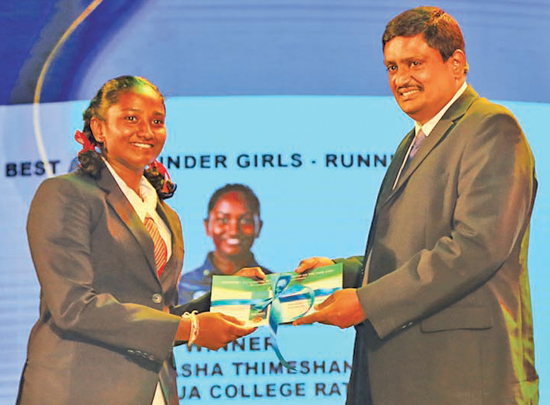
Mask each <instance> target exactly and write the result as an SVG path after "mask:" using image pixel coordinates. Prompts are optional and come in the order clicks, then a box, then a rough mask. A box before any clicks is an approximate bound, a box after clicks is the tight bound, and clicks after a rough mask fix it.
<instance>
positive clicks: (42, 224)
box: [18, 167, 184, 405]
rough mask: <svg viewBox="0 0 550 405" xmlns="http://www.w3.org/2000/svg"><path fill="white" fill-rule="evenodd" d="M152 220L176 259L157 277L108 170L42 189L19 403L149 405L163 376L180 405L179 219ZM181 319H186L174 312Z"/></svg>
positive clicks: (162, 209)
mask: <svg viewBox="0 0 550 405" xmlns="http://www.w3.org/2000/svg"><path fill="white" fill-rule="evenodd" d="M157 212H158V213H159V215H160V216H161V217H162V219H163V220H164V221H165V222H166V224H167V225H168V227H169V229H170V232H171V233H172V256H171V257H170V260H169V261H168V263H167V264H166V267H165V269H164V271H163V273H162V276H161V277H160V279H159V277H158V276H157V273H156V268H155V260H154V253H153V242H152V240H151V238H150V237H149V234H148V233H147V230H146V229H145V227H144V226H143V224H142V221H141V220H140V219H139V217H138V216H137V214H136V212H135V211H134V210H133V208H132V206H131V205H130V203H129V202H128V200H127V199H126V197H125V196H124V194H123V193H122V191H121V190H120V188H119V187H118V185H117V183H116V181H115V180H114V178H113V177H112V175H111V174H110V172H109V171H108V169H107V168H106V167H103V168H102V169H101V173H100V177H99V179H97V180H95V179H93V178H91V177H90V176H88V175H86V174H84V173H82V172H80V171H77V172H74V173H71V174H68V175H64V176H60V177H56V178H52V179H48V180H46V181H44V182H43V183H42V184H41V185H40V187H39V189H38V191H37V192H36V195H35V197H34V199H33V201H32V204H31V208H30V212H29V217H28V223H27V233H28V240H29V246H30V250H31V254H32V259H33V262H34V266H35V269H36V273H37V275H38V279H39V281H40V286H41V294H40V317H39V319H38V321H37V322H36V324H35V326H34V327H33V329H32V332H31V335H30V339H29V345H28V357H27V362H26V365H25V369H24V373H23V377H22V380H21V386H20V392H19V399H18V403H19V404H32V405H36V404H57V405H62V404H67V405H74V404H79V405H85V404H90V405H97V404H102V405H106V404H113V405H115V404H116V405H124V404H127V405H151V401H152V397H153V394H154V391H155V387H156V384H157V381H158V380H159V372H160V376H161V382H162V383H163V384H162V385H163V389H164V391H165V393H166V397H167V399H168V403H169V405H173V404H177V403H178V398H177V392H176V391H175V390H176V389H175V379H174V372H173V371H174V370H173V358H172V348H173V345H174V337H175V334H176V330H177V328H178V323H179V317H178V316H177V315H172V314H170V313H168V312H166V311H167V308H171V307H173V306H174V305H175V304H176V302H177V283H178V278H179V277H180V273H181V269H182V265H183V254H184V245H183V236H182V230H181V224H180V220H179V218H178V215H177V214H176V213H175V212H174V211H173V210H172V209H171V208H170V207H169V206H168V205H167V204H166V203H164V202H163V201H160V202H159V204H158V206H157ZM180 312H183V311H180Z"/></svg>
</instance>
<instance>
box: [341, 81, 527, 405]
mask: <svg viewBox="0 0 550 405" xmlns="http://www.w3.org/2000/svg"><path fill="white" fill-rule="evenodd" d="M413 132H414V131H413ZM413 132H411V133H409V134H408V135H407V136H406V137H405V139H404V140H403V142H402V143H401V145H399V147H398V149H397V151H396V153H395V155H394V158H393V161H392V163H391V165H390V166H389V168H388V171H387V174H386V176H385V178H384V181H383V183H382V186H381V189H380V193H379V196H378V200H377V203H376V208H375V212H374V216H373V221H372V225H371V230H370V233H369V239H368V244H367V251H366V255H365V257H368V256H369V255H370V267H369V269H370V270H369V276H368V284H367V285H366V286H364V287H362V288H359V289H358V297H359V300H360V302H361V306H362V308H363V310H364V312H365V314H366V315H367V317H368V320H367V321H366V322H364V323H363V324H360V325H358V326H357V338H356V344H355V353H354V359H353V363H354V364H353V371H352V376H351V380H350V386H349V398H348V404H361V405H363V404H368V403H369V402H368V396H369V383H370V394H371V395H372V403H373V404H374V405H397V404H399V405H401V404H407V405H443V404H448V405H462V404H468V405H505V404H510V405H511V404H536V403H538V376H537V373H536V371H535V367H534V349H533V324H532V315H531V301H530V293H529V281H528V274H527V248H528V237H529V221H530V216H531V211H532V208H533V203H534V200H535V194H536V188H537V181H536V176H535V170H534V159H533V155H532V153H531V150H530V148H529V146H528V143H527V141H526V139H525V136H524V134H523V132H522V130H521V128H520V126H519V124H518V123H517V121H516V120H515V118H514V117H513V116H512V114H511V113H510V112H509V111H508V110H506V109H505V108H504V107H501V106H498V105H496V104H493V103H490V102H489V101H487V100H485V99H482V98H479V97H478V95H477V94H476V93H475V92H474V91H473V89H472V88H470V87H468V88H467V89H466V91H465V92H464V93H463V94H462V95H461V96H460V98H459V99H458V100H457V101H456V102H455V103H453V105H452V106H451V107H450V109H449V110H448V111H447V112H446V113H445V115H444V116H443V118H442V119H441V121H440V122H439V123H438V124H437V125H436V127H435V128H434V130H433V131H432V133H431V134H430V135H429V137H428V138H427V139H426V140H425V141H424V142H423V143H422V145H421V146H420V148H419V150H418V152H417V153H416V155H415V156H414V158H413V159H412V160H411V162H410V163H409V164H408V167H406V169H405V170H404V171H403V172H402V174H401V176H400V178H399V180H398V183H397V185H396V187H395V188H393V189H392V186H393V183H394V181H395V178H396V176H397V172H398V170H399V166H400V165H401V163H402V162H403V159H404V157H405V154H406V151H407V149H408V147H409V145H410V143H411V142H412V139H413V137H414V133H413ZM363 262H364V258H363V257H354V258H349V259H346V260H344V263H345V269H346V282H347V283H348V285H350V286H355V287H359V286H361V285H362V269H363Z"/></svg>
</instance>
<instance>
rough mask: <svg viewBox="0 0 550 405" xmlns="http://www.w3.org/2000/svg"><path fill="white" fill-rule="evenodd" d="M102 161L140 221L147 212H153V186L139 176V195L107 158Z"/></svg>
mask: <svg viewBox="0 0 550 405" xmlns="http://www.w3.org/2000/svg"><path fill="white" fill-rule="evenodd" d="M103 161H104V162H105V165H106V166H107V169H109V172H111V175H112V176H113V178H114V179H115V181H116V182H117V184H118V186H119V187H120V190H121V191H122V193H123V194H124V195H125V196H126V198H127V199H128V201H129V202H130V204H131V205H132V207H134V210H135V211H136V213H137V214H138V216H139V218H140V219H141V220H142V221H143V220H144V219H145V217H146V215H147V213H153V212H155V210H156V207H157V203H158V195H157V192H156V190H155V188H154V187H153V186H152V185H151V183H149V181H148V180H147V179H146V178H145V177H144V176H141V180H140V182H139V192H140V194H141V196H142V197H140V196H139V195H137V193H136V192H135V191H134V190H132V189H131V188H130V187H128V185H127V184H126V183H125V182H124V180H122V178H121V177H120V176H119V175H118V174H117V172H116V171H115V169H113V167H112V166H111V165H110V164H109V162H107V160H105V159H103Z"/></svg>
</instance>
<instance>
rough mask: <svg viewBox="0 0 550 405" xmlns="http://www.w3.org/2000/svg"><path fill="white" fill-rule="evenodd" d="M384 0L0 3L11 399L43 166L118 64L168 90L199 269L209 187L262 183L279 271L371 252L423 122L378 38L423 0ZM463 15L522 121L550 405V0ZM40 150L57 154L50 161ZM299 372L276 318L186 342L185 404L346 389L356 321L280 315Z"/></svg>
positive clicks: (486, 82)
mask: <svg viewBox="0 0 550 405" xmlns="http://www.w3.org/2000/svg"><path fill="white" fill-rule="evenodd" d="M383 3H384V2H374V1H370V0H363V1H359V0H355V1H353V0H350V1H345V0H321V1H320V0H303V1H290V0H286V1H285V0H246V1H243V0H196V1H195V0H187V1H179V0H117V1H114V0H111V1H109V0H104V1H95V2H90V1H78V0H9V1H3V2H2V3H1V4H0V38H1V39H2V40H1V41H0V60H1V61H2V62H1V63H0V75H1V77H2V81H1V82H0V168H1V170H2V172H1V176H0V195H1V199H2V203H3V204H2V207H3V209H2V210H1V211H0V232H1V234H2V235H3V236H2V244H1V245H0V358H1V359H2V362H1V364H0V404H1V405H3V404H6V405H7V404H13V402H14V399H15V395H16V391H17V384H18V379H19V375H20V372H21V369H22V367H23V363H24V360H25V349H26V343H27V338H28V333H29V330H30V328H31V326H32V324H33V322H34V321H35V320H36V318H37V316H38V295H39V287H38V283H37V281H36V277H35V274H34V270H33V267H32V263H31V261H30V257H29V253H28V248H27V246H26V235H25V221H26V215H27V210H28V206H29V203H30V199H31V198H32V196H33V194H34V192H35V190H36V188H37V186H38V185H39V184H40V182H41V181H43V180H44V179H45V178H46V177H47V176H49V175H57V174H62V173H66V172H67V171H68V170H69V167H70V163H71V161H72V159H73V158H74V156H75V154H76V152H77V151H78V147H77V146H78V145H76V143H74V141H73V140H72V135H73V133H74V131H75V129H77V128H80V127H81V113H82V111H83V110H84V109H85V107H86V106H87V101H84V100H89V99H90V98H91V97H92V96H93V94H94V93H95V91H96V90H97V89H98V88H99V87H100V86H101V85H102V84H103V83H104V82H105V81H106V80H108V79H110V78H112V77H115V76H118V75H121V74H133V75H142V76H145V77H147V78H149V79H150V80H151V81H152V82H154V83H155V84H157V85H158V86H159V88H160V89H161V91H163V93H164V94H165V95H166V96H167V97H168V100H167V109H168V121H167V125H168V130H169V139H168V142H167V145H166V148H165V152H164V153H163V156H162V157H163V159H164V161H165V163H169V164H168V166H169V170H170V173H171V175H172V177H173V179H174V180H175V181H176V182H177V183H178V191H177V193H176V196H175V197H174V198H173V199H172V200H169V203H170V204H171V205H172V206H173V207H174V208H175V209H176V210H177V211H178V212H179V214H180V217H181V219H182V224H183V228H184V236H185V238H186V257H185V265H184V274H183V277H185V272H187V271H189V270H191V269H194V268H196V267H198V266H199V265H200V264H201V263H202V262H203V260H204V257H205V255H206V254H207V252H208V251H210V250H212V249H213V246H212V242H211V240H210V239H209V238H207V236H206V235H205V234H204V227H203V224H202V219H203V218H204V216H205V211H206V205H207V203H208V199H209V197H210V195H211V194H212V192H213V191H214V190H215V189H216V188H218V187H220V186H222V185H224V184H226V183H234V182H240V183H245V184H248V185H249V186H250V187H251V188H252V189H254V191H255V192H256V194H257V195H258V197H259V199H260V201H261V207H262V208H261V209H262V218H263V220H264V227H263V230H262V233H261V236H260V238H259V239H258V240H257V241H256V243H255V245H254V247H253V251H254V253H255V255H256V258H257V259H258V261H259V262H260V263H261V264H263V265H265V266H266V267H268V268H270V269H272V270H274V271H290V270H292V269H293V268H294V267H295V266H296V264H297V263H298V261H299V260H300V259H301V258H303V257H307V256H312V255H326V256H329V257H336V256H346V255H355V254H361V253H362V252H363V250H364V244H365V242H366V234H367V231H368V227H369V224H370V220H371V214H372V209H373V206H374V201H375V198H376V192H377V190H378V187H379V185H380V181H381V179H382V176H383V175H384V172H385V170H386V167H387V164H388V163H389V160H390V159H391V155H392V153H393V151H394V149H395V147H396V145H397V143H398V142H399V140H400V139H401V137H402V136H403V135H404V134H405V133H406V132H407V131H408V130H409V129H410V128H411V127H412V122H411V121H410V120H409V119H408V118H407V117H406V116H405V115H404V114H403V113H401V112H400V110H399V109H398V107H397V106H396V105H395V102H394V101H393V99H392V97H391V96H390V93H389V90H388V86H387V80H386V72H385V69H384V66H383V63H382V50H381V41H380V36H381V34H382V31H383V28H384V25H385V23H386V22H387V21H388V20H389V19H390V18H391V17H393V16H394V15H396V14H397V13H398V12H400V11H402V10H404V9H406V8H410V7H413V6H416V5H417V3H416V2H412V1H406V0H401V1H394V2H392V5H391V6H388V5H383ZM438 5H439V6H441V7H442V8H443V9H445V10H447V11H448V12H450V13H451V14H452V15H454V16H455V17H456V18H457V19H458V21H459V22H460V23H461V25H462V28H463V31H464V34H465V37H466V44H467V48H466V53H467V55H468V59H469V63H470V74H469V76H468V82H469V83H470V84H472V85H473V86H474V88H475V89H476V90H477V91H478V92H479V93H480V94H481V95H483V96H486V97H488V98H490V99H492V100H495V101H500V102H502V103H503V104H505V105H506V106H507V107H508V108H510V109H511V110H512V111H513V112H514V113H515V114H516V116H517V117H518V120H519V121H520V123H521V124H522V126H523V128H524V130H525V133H526V135H527V137H528V139H529V141H530V143H531V146H532V148H533V150H534V153H535V157H536V161H537V171H538V175H539V182H540V187H539V195H538V200H537V204H536V206H535V212H534V215H533V224H532V231H531V250H530V258H529V261H530V275H531V288H532V296H533V306H534V315H535V333H536V336H535V338H536V342H535V343H536V356H537V366H538V370H539V372H540V375H541V398H542V399H541V403H544V401H545V398H546V397H548V396H549V395H550V393H549V392H550V386H548V383H547V377H548V376H550V344H549V343H548V342H549V341H550V323H549V322H548V314H549V312H550V287H549V285H550V277H549V276H548V272H547V271H546V259H547V257H548V255H547V254H546V250H547V247H546V246H547V243H548V242H547V241H548V240H549V239H550V207H549V204H550V195H549V192H548V187H547V185H546V180H547V178H548V176H549V175H550V168H549V166H548V160H547V157H546V156H547V154H548V153H549V152H550V147H549V146H548V142H547V134H546V131H545V130H544V129H545V125H544V124H546V121H547V119H548V117H549V116H550V95H549V94H550V92H549V90H550V79H549V77H550V75H549V74H548V72H550V52H549V51H550V45H548V41H546V38H547V37H548V34H549V32H548V31H549V29H548V23H547V21H548V20H549V18H550V3H548V2H546V1H522V2H517V1H506V0H493V1H491V0H487V1H484V2H479V1H472V0H470V1H464V0H462V1H457V0H455V1H451V0H446V1H440V2H439V3H438ZM44 162H49V163H50V166H49V170H46V167H47V166H46V165H44ZM279 336H280V339H279V341H280V346H281V350H282V351H283V354H284V355H285V356H286V357H287V359H288V360H291V361H294V362H296V365H297V370H296V372H292V373H287V372H286V371H285V370H284V369H281V368H280V367H279V365H278V361H277V358H276V356H275V354H274V353H273V351H272V350H271V349H270V348H269V347H267V346H266V339H267V334H266V332H265V331H264V330H259V331H257V332H255V333H254V334H253V335H251V336H250V337H247V338H245V339H242V340H241V341H239V342H238V344H236V345H231V346H229V347H228V348H227V350H222V351H219V352H209V351H206V350H202V351H198V350H196V349H190V350H188V349H187V348H186V347H179V348H177V349H176V360H177V364H178V375H179V377H178V384H179V390H180V393H181V396H182V398H184V401H190V402H192V401H197V400H198V399H199V398H200V400H201V402H200V403H207V404H208V403H215V404H223V403H229V402H233V403H234V402H235V401H237V402H238V403H255V402H258V401H268V402H269V401H271V402H273V403H279V402H280V401H281V400H284V401H285V402H287V403H296V404H298V403H300V404H308V403H311V404H313V403H319V402H322V403H334V404H341V403H343V401H344V399H343V398H344V396H345V383H346V382H347V378H348V376H349V365H350V362H351V352H352V344H353V331H352V330H346V331H340V330H338V329H336V328H330V327H325V326H304V327H299V328H294V327H290V326H283V327H281V328H280V332H279Z"/></svg>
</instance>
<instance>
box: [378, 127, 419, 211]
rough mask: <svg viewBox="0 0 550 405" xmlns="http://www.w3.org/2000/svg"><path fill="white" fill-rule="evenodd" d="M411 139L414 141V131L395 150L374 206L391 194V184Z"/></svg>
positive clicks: (384, 200) (381, 202)
mask: <svg viewBox="0 0 550 405" xmlns="http://www.w3.org/2000/svg"><path fill="white" fill-rule="evenodd" d="M413 139H414V130H412V131H410V132H409V133H408V134H407V135H406V136H405V138H403V140H402V141H401V143H400V144H399V146H398V147H397V150H396V151H395V154H394V155H393V158H392V160H391V162H390V165H389V167H388V170H387V172H386V175H385V176H384V180H382V185H381V186H380V193H379V195H378V199H377V203H376V206H378V205H379V204H383V203H384V202H386V201H387V199H388V197H389V195H390V193H391V192H392V187H393V184H394V183H395V178H396V177H397V174H398V173H399V169H400V168H401V164H402V163H403V159H405V155H406V153H407V151H408V150H409V146H410V145H411V142H412V141H413Z"/></svg>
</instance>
